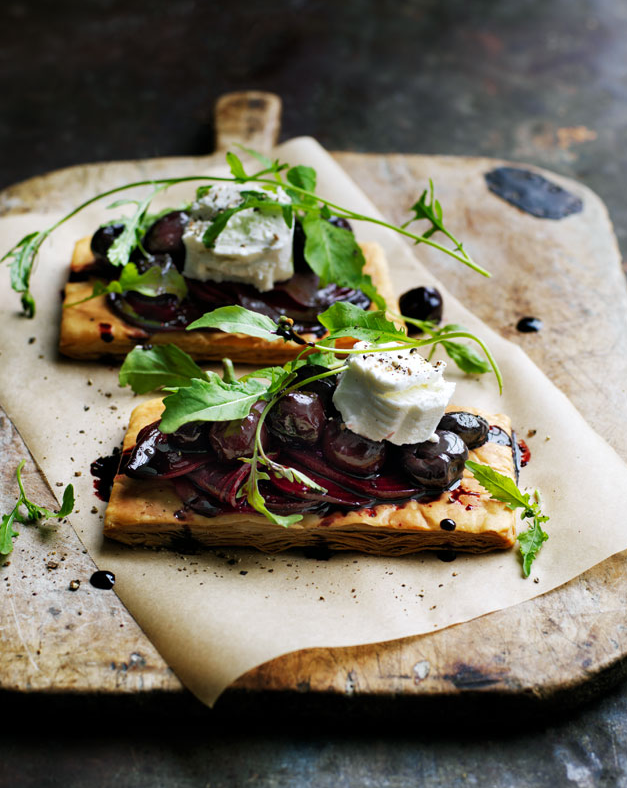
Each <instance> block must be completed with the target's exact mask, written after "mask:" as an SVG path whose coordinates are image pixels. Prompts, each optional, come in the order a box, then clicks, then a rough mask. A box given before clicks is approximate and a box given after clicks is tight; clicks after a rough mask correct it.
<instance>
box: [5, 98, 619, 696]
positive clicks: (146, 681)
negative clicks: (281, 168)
mask: <svg viewBox="0 0 627 788" xmlns="http://www.w3.org/2000/svg"><path fill="white" fill-rule="evenodd" d="M279 118H280V100H279V99H278V98H277V97H274V96H272V95H271V94H251V93H247V94H235V95H233V94H230V95H228V96H227V97H224V98H223V99H222V100H221V102H219V104H218V108H217V128H218V145H217V147H218V150H224V148H226V147H228V145H230V144H231V143H232V142H233V141H237V140H240V141H243V142H244V143H245V144H246V145H249V146H250V147H255V148H257V149H259V150H263V149H267V148H269V147H270V146H271V145H272V144H273V142H275V141H276V137H277V134H278V129H279ZM332 155H333V156H334V158H335V159H336V160H337V161H338V162H339V164H340V165H341V166H342V167H344V168H345V169H346V170H347V172H348V173H349V174H350V175H351V176H352V177H353V178H354V179H355V181H356V182H357V183H358V184H359V186H360V187H361V188H362V189H363V191H364V192H365V193H366V194H368V195H370V197H371V198H372V200H373V201H374V202H375V203H376V204H377V206H378V207H379V209H380V210H381V211H382V213H383V214H384V215H386V216H387V217H389V219H391V220H393V221H395V222H397V223H401V222H402V221H404V220H406V218H407V216H408V209H409V206H410V205H412V203H413V202H414V201H415V200H416V198H417V196H418V193H419V191H420V190H421V189H422V187H423V185H424V184H425V183H426V181H427V179H428V178H430V177H431V178H433V179H434V181H435V182H436V183H437V186H438V190H439V195H440V198H441V201H442V203H443V205H445V206H446V209H445V210H446V219H447V223H449V224H450V225H451V227H452V228H453V229H454V231H455V232H456V234H457V235H458V237H461V238H462V239H464V241H465V243H466V244H467V246H468V248H470V249H472V252H473V256H474V258H475V259H477V260H478V261H480V262H481V264H483V265H485V267H487V268H488V269H490V270H491V271H492V272H493V273H494V279H493V281H492V283H491V284H490V287H489V288H488V287H486V285H485V282H482V281H480V277H477V276H476V275H469V274H467V273H466V272H465V270H463V269H462V268H461V267H460V266H459V264H457V263H455V262H451V263H449V262H448V261H447V260H443V259H442V257H441V256H439V257H436V256H432V255H430V254H429V250H427V249H422V248H421V249H420V250H419V252H420V254H421V256H422V258H423V259H424V260H425V261H426V262H427V263H428V264H429V265H431V266H432V270H433V271H434V272H435V273H436V275H437V276H438V277H439V278H440V279H442V280H443V281H445V282H446V284H447V286H448V288H449V289H450V290H451V291H452V292H453V293H454V294H455V295H456V296H457V297H458V298H460V299H461V300H463V301H464V302H465V303H466V304H467V305H469V306H470V308H471V309H472V310H473V311H474V312H475V313H476V314H478V315H479V316H480V317H481V318H482V319H483V320H484V321H485V322H486V323H488V324H489V325H490V326H492V327H493V328H494V329H495V330H497V331H499V332H501V333H502V334H504V335H505V336H506V337H507V338H509V339H511V340H512V341H514V342H517V343H519V344H520V345H521V346H522V347H523V348H524V349H525V350H526V351H527V352H528V353H529V354H530V356H531V357H532V358H533V359H534V360H535V361H536V362H537V364H538V365H539V366H540V367H541V368H542V369H543V371H544V372H545V373H546V374H547V375H548V376H549V377H550V378H551V379H552V380H553V381H554V382H555V383H556V384H557V385H558V386H559V387H560V388H561V389H562V390H563V391H565V393H566V394H567V395H568V396H569V397H570V398H571V399H572V401H573V402H574V403H575V405H576V406H577V407H578V408H579V409H580V410H581V411H582V412H583V413H584V415H585V416H586V418H587V420H588V421H589V422H590V424H591V425H592V426H593V427H594V428H595V429H596V430H597V431H598V432H599V433H600V434H601V435H602V436H603V437H604V438H605V439H606V440H608V441H609V443H610V444H612V445H613V446H614V448H615V449H616V450H617V451H618V452H619V453H620V454H621V456H623V458H626V459H627V441H626V438H627V398H626V397H625V394H624V390H625V381H627V342H626V340H627V289H626V287H625V281H624V275H623V272H622V270H621V262H620V255H619V252H618V248H617V244H616V240H615V237H614V234H613V230H612V227H611V224H610V221H609V219H608V216H607V211H606V210H605V207H604V206H603V204H602V203H601V201H600V200H599V198H598V197H597V196H596V195H595V194H593V193H592V192H590V191H589V190H588V189H586V188H585V187H583V186H582V185H581V184H578V183H574V182H572V181H568V180H567V179H564V178H561V177H558V176H553V175H551V174H549V173H546V174H547V175H548V177H550V178H551V179H552V180H555V181H557V182H558V183H559V184H561V185H563V186H565V188H567V189H569V190H571V191H573V192H575V193H576V194H578V195H579V196H581V197H582V198H583V200H584V204H585V210H584V212H583V213H581V214H579V215H577V216H575V217H571V218H570V219H569V220H568V222H566V221H550V220H542V219H534V218H533V217H530V216H528V215H526V214H523V213H522V212H521V211H519V210H518V209H516V208H513V207H512V206H510V205H509V204H508V203H506V202H505V201H503V200H501V199H499V198H497V197H494V196H493V195H490V194H489V193H488V191H487V188H485V187H484V186H483V174H484V173H485V172H487V171H488V170H489V169H492V168H493V167H494V166H495V165H496V164H499V163H500V162H494V161H492V160H489V159H477V158H462V157H443V156H420V155H398V154H389V155H387V154H386V155H384V154H355V153H334V154H332ZM219 158H220V160H222V155H220V156H219ZM209 162H210V159H208V158H207V157H199V158H196V159H191V158H185V159H157V160H153V161H151V162H150V170H151V172H154V173H155V174H156V175H158V174H159V173H165V172H168V173H171V172H172V171H175V169H176V168H178V170H179V171H181V172H183V171H187V172H191V171H193V170H194V169H198V168H199V167H201V166H203V167H205V166H207V164H208V163H209ZM137 166H138V163H132V162H127V163H112V164H104V165H102V164H101V165H86V166H79V167H72V168H69V169H65V170H60V171H58V172H53V173H50V174H48V175H45V176H42V177H40V178H34V179H31V180H29V181H26V182H24V183H21V184H18V185H17V186H14V187H11V188H10V189H7V190H5V191H4V192H2V193H0V215H7V214H12V213H21V212H25V211H30V210H46V209H55V210H56V209H58V208H70V207H72V206H73V205H74V204H75V203H76V195H77V193H78V192H81V193H83V192H85V191H93V189H90V184H94V183H96V182H97V181H98V180H99V179H100V178H101V177H102V175H103V171H104V170H107V171H108V172H109V174H111V172H112V171H115V173H116V174H118V173H119V175H120V177H119V178H118V180H119V181H120V182H122V181H124V180H127V178H125V177H123V176H124V173H125V172H128V171H129V169H132V168H137ZM469 194H471V195H473V199H475V200H480V201H481V202H480V204H481V211H480V216H481V222H480V223H477V220H476V216H477V211H476V210H473V212H472V215H471V213H470V212H469V211H468V209H467V208H468V202H467V201H468V195H469ZM473 207H474V208H475V209H476V207H477V206H476V205H475V206H473ZM473 217H474V218H473ZM419 284H421V283H420V282H415V283H412V286H417V285H419ZM525 315H534V316H536V317H539V318H541V319H542V320H543V321H544V324H545V327H544V329H543V330H542V331H541V332H540V333H538V334H520V333H518V332H517V331H516V329H515V325H516V322H517V321H518V319H519V318H520V317H522V316H525ZM530 396H533V392H530ZM523 437H525V436H523ZM546 437H547V436H536V437H535V438H529V440H528V443H529V445H530V447H531V450H532V452H533V445H534V440H544V439H546ZM0 446H1V448H2V457H3V460H4V461H3V462H2V463H1V464H0V507H1V511H3V512H4V511H8V510H9V509H10V508H12V506H13V503H14V500H15V494H16V490H15V479H14V469H15V466H16V465H17V463H18V461H19V459H20V458H22V457H26V456H28V453H27V449H26V448H25V447H24V445H23V443H22V441H21V439H20V437H19V435H18V434H17V433H16V431H15V430H14V428H13V426H12V425H11V423H10V422H9V420H8V418H7V417H6V415H5V414H4V413H3V412H0ZM30 467H32V464H31V465H30ZM26 484H27V487H28V489H29V490H32V492H33V496H32V497H33V498H34V499H35V500H37V501H42V502H46V501H47V502H48V505H49V506H52V505H53V503H54V502H53V499H52V497H51V495H50V491H49V490H48V489H47V487H46V484H45V482H44V481H43V479H42V477H41V476H40V475H39V474H38V473H36V472H34V471H33V472H30V473H28V474H27V476H26ZM587 494H594V491H593V490H591V491H587ZM598 525H599V527H602V525H603V524H602V523H601V522H600V523H599V524H598ZM626 568H627V553H622V554H619V555H616V556H614V557H613V558H611V559H609V560H607V561H605V562H603V563H602V564H600V565H598V566H596V567H594V568H593V569H591V570H590V571H588V572H586V573H585V574H583V575H581V576H580V577H578V578H576V579H575V580H573V581H571V582H570V583H568V584H566V585H564V586H562V587H561V588H558V589H556V590H555V591H552V592H551V593H548V594H546V595H544V596H542V597H538V598H536V599H533V600H531V601H529V602H526V603H524V604H521V605H517V606H516V607H512V608H509V609H506V610H502V611H500V612H497V613H492V614H490V615H487V616H484V617H482V618H479V619H475V620H473V621H470V622H468V623H465V624H460V625H458V626H454V627H450V628H448V629H444V630H442V631H439V632H436V633H433V634H430V635H424V636H420V637H412V638H406V639H403V640H398V641H393V642H388V643H383V644H378V645H370V646H364V647H358V648H350V649H312V650H307V651H301V652H297V653H294V654H289V655H287V656H284V657H281V658H279V659H275V660H273V661H271V662H268V663H266V664H265V665H262V666H261V667H259V668H256V669H255V670H252V671H250V672H249V673H247V674H246V675H244V676H242V677H241V678H240V679H238V680H237V681H236V682H235V683H234V684H233V685H232V687H231V688H229V689H228V690H227V691H226V692H225V694H224V695H223V697H222V698H221V700H220V705H222V706H228V704H229V701H230V699H234V698H238V697H239V698H241V697H242V696H246V697H247V698H249V699H250V698H252V699H254V698H255V697H259V696H260V694H261V693H264V697H266V698H267V697H273V698H275V699H280V698H282V697H286V696H287V695H289V694H290V693H308V694H310V695H311V694H316V695H317V696H318V697H322V696H324V697H327V698H329V697H331V696H332V697H334V698H336V699H337V698H338V697H340V696H342V695H344V696H352V697H353V698H355V697H366V698H374V697H378V698H384V697H393V696H398V695H402V696H404V697H405V698H412V697H414V698H422V699H427V698H432V699H439V700H445V699H446V700H447V701H448V702H456V699H462V698H463V697H464V696H469V695H476V693H480V694H481V696H482V697H483V698H485V696H489V697H492V698H494V697H499V698H504V697H505V698H511V699H512V700H513V699H516V698H518V699H520V698H529V697H534V698H541V699H542V698H543V699H553V700H555V699H558V698H559V699H562V698H568V699H570V700H573V699H575V698H580V697H582V696H585V695H588V694H590V693H591V692H593V691H595V690H596V689H597V688H598V687H599V686H600V685H601V684H602V683H604V682H606V680H607V679H608V677H610V676H611V677H618V676H622V675H623V674H624V673H625V672H626V671H625V668H626V667H627V660H626V659H625V657H626V656H627V626H626V623H627V620H626V616H625V612H624V600H625V597H626V595H627V573H626V572H625V569H626ZM94 569H95V566H94V565H93V563H92V561H91V559H90V558H89V556H88V555H87V554H86V553H85V551H84V550H83V548H82V545H81V543H80V542H79V540H78V538H77V537H76V535H75V534H74V532H73V531H72V530H71V529H69V528H65V529H64V528H62V527H58V528H56V529H55V531H54V532H53V534H52V535H50V534H49V533H48V532H47V531H46V530H45V529H36V528H26V527H21V535H20V537H19V539H18V540H17V542H16V547H15V551H14V553H13V554H12V555H11V557H10V563H9V565H7V566H5V567H4V568H2V569H0V582H1V583H2V585H3V586H4V588H5V597H6V599H5V603H3V604H2V605H1V606H0V662H1V664H2V669H1V672H0V676H1V680H0V681H1V684H0V686H1V689H2V690H4V691H12V692H16V693H51V692H54V693H98V694H106V695H109V696H119V695H125V694H132V695H136V696H138V697H142V698H146V697H148V696H150V695H156V694H159V696H160V697H161V696H162V693H163V692H166V693H170V694H173V695H177V694H181V693H182V687H181V684H180V683H179V681H178V680H177V678H176V677H175V676H174V675H173V673H172V672H171V671H170V670H169V668H168V667H167V665H166V664H165V663H164V662H163V660H162V659H161V657H160V656H159V654H158V653H157V652H156V651H155V649H154V648H153V646H152V645H151V643H150V642H149V641H148V640H147V639H146V637H145V636H144V635H143V633H142V632H141V630H140V629H139V628H138V626H137V625H136V624H135V622H134V621H133V619H132V618H131V616H130V615H129V613H128V612H127V611H126V609H125V608H124V607H123V605H122V604H121V602H120V601H119V600H118V599H117V597H116V596H115V594H113V593H103V592H101V591H95V590H87V591H85V589H86V588H87V589H89V585H88V581H89V577H90V575H91V573H92V572H93V571H94ZM72 580H80V582H81V588H82V589H83V592H84V593H81V594H77V593H74V592H73V591H71V590H70V588H69V585H70V582H71V581H72ZM529 582H533V580H532V579H530V581H529Z"/></svg>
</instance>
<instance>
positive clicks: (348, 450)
mask: <svg viewBox="0 0 627 788" xmlns="http://www.w3.org/2000/svg"><path fill="white" fill-rule="evenodd" d="M322 452H323V454H324V456H325V457H326V458H327V460H328V461H329V462H330V463H331V464H332V465H334V466H335V467H336V468H339V469H340V470H342V471H348V473H353V474H355V476H371V475H372V474H374V473H377V472H378V471H380V470H381V468H382V467H383V464H384V463H385V456H386V445H385V443H383V442H382V441H372V440H370V439H369V438H364V437H363V436H361V435H357V433H355V432H351V431H350V430H349V429H347V427H346V426H345V425H344V424H343V423H342V422H341V421H340V420H339V419H330V420H329V421H327V423H326V426H325V428H324V433H323V436H322Z"/></svg>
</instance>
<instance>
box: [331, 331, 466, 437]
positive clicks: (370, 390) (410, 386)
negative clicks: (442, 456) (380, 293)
mask: <svg viewBox="0 0 627 788" xmlns="http://www.w3.org/2000/svg"><path fill="white" fill-rule="evenodd" d="M368 347H370V343H368V342H358V343H357V344H356V345H355V349H366V348H368ZM383 347H389V345H384V346H383ZM347 363H348V369H347V370H346V371H345V372H343V373H342V375H341V376H340V380H339V383H338V385H337V388H336V390H335V394H334V395H333V404H334V405H335V407H336V408H337V409H338V410H339V412H340V413H341V414H342V419H343V420H344V423H345V424H346V426H347V427H348V429H349V430H352V432H356V433H357V434H358V435H362V436H363V437H364V438H370V439H371V440H374V441H382V440H388V441H390V442H391V443H394V444H396V445H397V446H401V445H403V444H405V443H423V442H424V441H426V440H428V439H429V438H430V437H431V436H432V435H433V432H434V430H435V428H436V427H437V426H438V422H439V421H440V419H441V418H442V416H443V414H444V409H445V408H446V406H447V405H448V403H449V401H450V399H451V397H452V396H453V392H454V391H455V384H454V383H450V382H449V381H446V380H444V378H443V377H442V373H443V371H444V368H445V367H446V364H445V363H444V362H443V361H438V362H437V363H436V364H431V363H430V362H428V361H426V360H425V359H424V358H423V357H422V356H421V355H420V353H419V352H418V350H417V348H411V349H406V350H394V351H383V352H377V353H365V354H363V355H362V354H357V353H356V354H354V355H351V356H349V357H348V361H347Z"/></svg>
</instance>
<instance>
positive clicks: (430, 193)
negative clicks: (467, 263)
mask: <svg viewBox="0 0 627 788" xmlns="http://www.w3.org/2000/svg"><path fill="white" fill-rule="evenodd" d="M427 197H428V202H427ZM411 210H412V211H414V213H415V214H416V215H415V216H414V218H413V219H410V220H409V221H408V222H405V224H404V225H403V227H407V225H409V224H411V223H412V222H414V221H417V220H419V219H427V220H428V221H429V222H430V223H431V227H430V228H429V229H428V230H427V231H426V232H424V233H423V234H422V238H419V239H417V240H416V244H419V243H421V242H422V241H424V239H425V238H431V236H432V235H434V234H435V233H437V232H441V233H444V235H446V237H447V238H450V239H451V241H453V243H454V244H455V249H456V250H457V251H459V252H461V253H462V254H465V252H464V247H463V244H462V243H460V242H459V241H458V240H457V238H455V237H454V236H453V234H452V233H451V232H450V231H449V230H447V228H446V227H445V226H444V221H443V219H442V206H441V205H440V202H439V200H436V199H435V195H434V189H433V181H432V180H431V178H429V189H428V190H427V189H425V190H424V191H423V193H422V194H421V195H420V199H419V200H418V202H416V203H414V205H412V207H411Z"/></svg>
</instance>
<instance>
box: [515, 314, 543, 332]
mask: <svg viewBox="0 0 627 788" xmlns="http://www.w3.org/2000/svg"><path fill="white" fill-rule="evenodd" d="M541 328H542V321H541V320H540V318H539V317H521V318H520V320H519V321H518V323H516V330H517V331H520V332H521V333H522V334H535V333H537V332H538V331H540V329H541Z"/></svg>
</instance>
